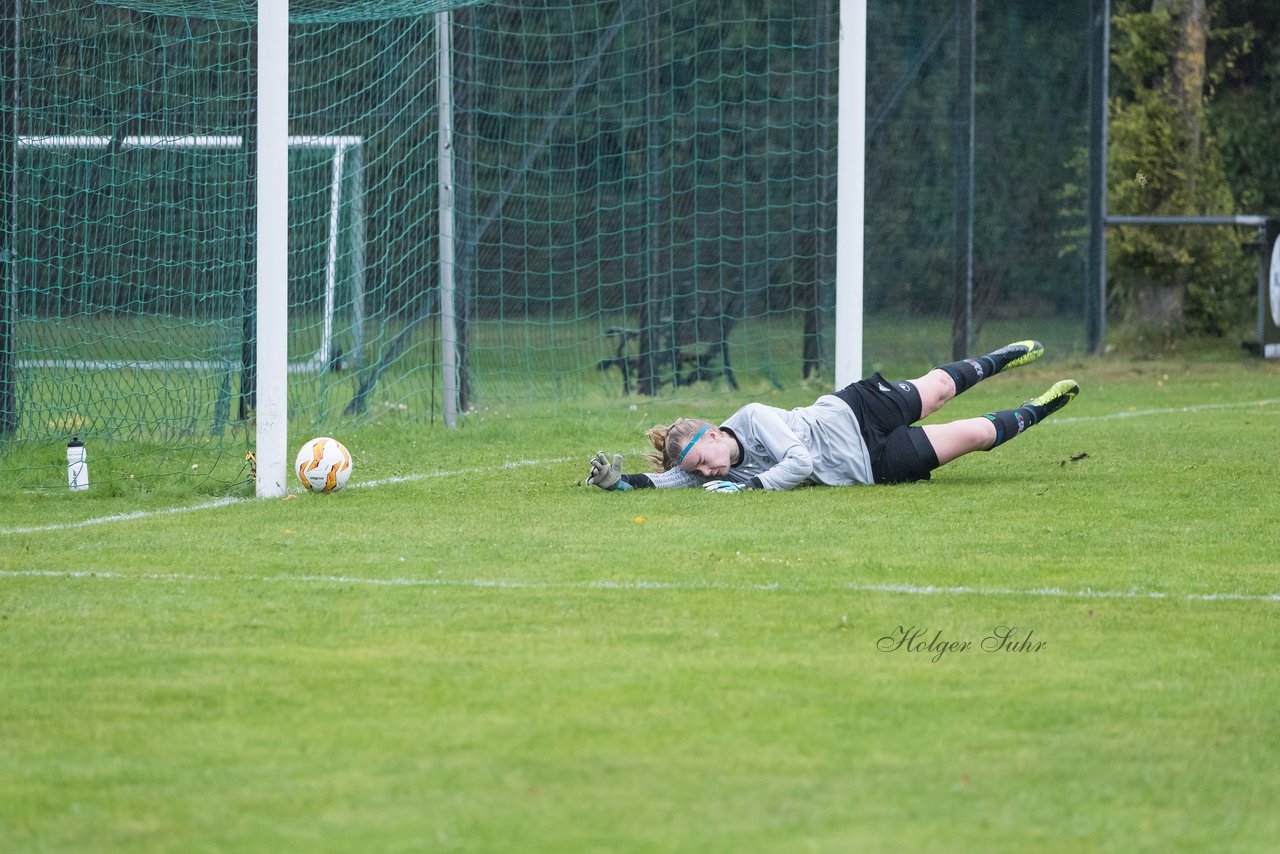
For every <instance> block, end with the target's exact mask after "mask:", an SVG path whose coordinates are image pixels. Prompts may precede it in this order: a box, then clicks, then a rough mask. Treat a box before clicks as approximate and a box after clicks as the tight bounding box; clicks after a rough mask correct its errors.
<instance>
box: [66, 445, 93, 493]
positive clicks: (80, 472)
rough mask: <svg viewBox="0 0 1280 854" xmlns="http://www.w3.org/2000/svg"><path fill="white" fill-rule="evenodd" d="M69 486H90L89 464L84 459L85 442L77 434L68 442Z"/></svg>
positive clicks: (85, 487)
mask: <svg viewBox="0 0 1280 854" xmlns="http://www.w3.org/2000/svg"><path fill="white" fill-rule="evenodd" d="M67 486H69V487H71V488H72V489H74V490H81V489H88V488H89V464H88V463H86V462H85V459H84V442H81V441H80V440H79V439H78V438H76V437H75V436H72V437H71V441H70V442H68V443H67Z"/></svg>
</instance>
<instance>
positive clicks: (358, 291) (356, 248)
mask: <svg viewBox="0 0 1280 854" xmlns="http://www.w3.org/2000/svg"><path fill="white" fill-rule="evenodd" d="M17 143H18V148H19V149H20V150H21V149H44V150H57V149H68V150H94V149H107V148H111V147H112V145H113V144H116V143H115V141H114V140H112V138H111V137H109V136H98V135H91V134H66V135H60V136H20V137H18V140H17ZM243 145H244V139H243V138H242V137H240V136H238V135H204V136H200V135H184V136H155V135H152V136H125V137H121V138H120V140H119V142H118V146H119V149H120V150H129V149H171V150H173V149H196V150H198V149H217V150H238V149H240V148H242V147H243ZM316 148H318V149H328V150H329V151H330V152H331V155H330V179H329V210H328V233H327V235H326V254H325V267H324V309H323V316H322V320H321V333H320V346H319V348H318V349H317V350H316V352H315V353H313V354H311V355H310V356H309V357H308V358H306V359H303V360H301V361H295V362H292V363H290V364H289V367H288V371H289V373H316V372H319V371H323V370H326V369H327V368H328V367H329V366H330V365H331V364H332V362H333V360H334V358H335V349H334V317H335V315H336V313H337V302H336V299H337V287H338V256H339V253H340V251H341V249H342V245H341V240H342V227H341V223H342V219H341V212H342V203H343V201H344V198H343V196H344V191H343V187H344V185H345V184H346V182H347V181H348V180H350V182H351V191H350V200H351V201H350V204H351V206H352V213H351V223H352V238H351V247H350V253H351V271H352V276H351V279H352V297H351V305H352V313H353V318H352V335H353V337H354V340H353V341H352V346H351V354H352V358H353V359H356V360H358V359H359V358H360V354H361V353H363V352H364V341H363V337H364V281H365V260H364V225H365V223H364V186H363V184H364V177H363V172H364V169H363V166H364V139H363V137H360V136H354V135H346V136H290V137H289V149H290V150H294V149H316ZM19 366H20V367H24V368H71V369H89V370H101V369H104V368H126V367H127V368H132V369H135V370H161V371H166V370H184V369H185V370H228V369H230V368H232V367H233V366H232V365H230V364H228V363H226V362H222V361H210V360H196V359H191V360H181V359H156V360H142V361H129V362H123V361H122V362H119V363H112V362H108V361H102V360H81V359H30V360H25V361H20V362H19Z"/></svg>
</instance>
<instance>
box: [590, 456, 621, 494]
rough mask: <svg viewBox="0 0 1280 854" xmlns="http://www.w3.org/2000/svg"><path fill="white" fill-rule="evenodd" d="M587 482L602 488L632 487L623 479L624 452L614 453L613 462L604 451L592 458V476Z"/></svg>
mask: <svg viewBox="0 0 1280 854" xmlns="http://www.w3.org/2000/svg"><path fill="white" fill-rule="evenodd" d="M587 483H589V484H591V485H592V486H598V487H600V488H601V489H607V490H610V491H612V490H615V489H630V488H631V484H629V483H627V482H626V481H625V480H623V479H622V454H614V456H613V462H612V463H610V462H609V458H608V457H607V456H605V453H604V451H601V452H600V453H598V454H596V455H595V456H594V457H592V458H591V477H589V478H587Z"/></svg>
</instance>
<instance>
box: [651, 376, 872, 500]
mask: <svg viewBox="0 0 1280 854" xmlns="http://www.w3.org/2000/svg"><path fill="white" fill-rule="evenodd" d="M721 426H722V427H725V428H727V429H728V430H729V431H730V432H731V433H732V434H733V435H734V436H735V437H736V438H737V440H738V442H739V443H741V445H742V459H740V460H739V461H738V462H737V463H736V464H735V465H734V466H732V467H731V468H730V469H729V473H728V474H727V475H725V476H724V477H723V478H716V479H718V480H729V481H733V482H734V483H744V484H750V485H751V486H753V487H757V488H761V489H793V488H795V487H797V486H800V485H801V484H806V483H815V484H825V485H827V486H849V485H852V484H855V483H862V484H870V483H874V482H875V480H874V478H873V477H872V475H871V458H870V456H869V454H868V453H867V444H866V442H865V441H864V440H863V438H862V431H861V430H859V429H858V419H857V417H856V416H854V414H853V410H852V409H850V408H849V404H847V403H845V402H844V401H843V400H841V399H840V398H838V397H836V396H835V395H830V394H827V395H823V396H822V397H820V398H818V400H817V401H816V402H815V403H814V404H813V405H812V406H801V407H798V408H796V409H792V410H786V409H778V408H777V407H774V406H765V405H764V404H762V403H749V404H747V405H746V406H744V407H742V408H741V409H739V410H738V411H737V412H735V413H733V415H731V416H729V418H728V419H727V420H726V421H725V422H724V424H722V425H721ZM643 477H645V478H647V479H648V480H649V483H648V484H643V483H634V481H633V484H634V485H635V486H645V485H649V486H655V487H659V488H668V489H669V488H677V487H689V486H701V485H702V484H704V483H706V482H707V481H708V480H709V478H705V477H702V476H701V475H698V474H690V473H689V472H686V471H683V470H681V469H672V470H671V471H665V472H661V473H659V474H651V475H644V476H643ZM632 478H635V476H634V475H632V476H628V480H631V479H632ZM635 479H636V480H638V479H639V478H635Z"/></svg>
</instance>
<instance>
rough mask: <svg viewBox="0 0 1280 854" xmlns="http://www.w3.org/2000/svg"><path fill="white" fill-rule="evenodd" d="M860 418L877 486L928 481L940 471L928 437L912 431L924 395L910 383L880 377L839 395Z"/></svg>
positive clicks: (859, 381) (914, 428)
mask: <svg viewBox="0 0 1280 854" xmlns="http://www.w3.org/2000/svg"><path fill="white" fill-rule="evenodd" d="M836 397H838V398H840V399H841V400H843V401H844V402H845V403H847V404H849V408H850V409H852V410H853V414H854V415H856V416H857V418H858V427H859V428H861V430H862V438H863V440H864V441H865V442H866V443H867V451H868V452H869V453H870V454H871V475H872V477H874V478H875V481H876V483H908V482H910V481H913V480H928V479H929V472H931V471H933V470H934V469H936V468H937V467H938V455H937V454H936V453H935V452H934V450H933V445H932V444H930V443H929V437H928V436H926V435H925V434H924V428H922V427H912V426H911V425H912V424H914V423H915V422H916V421H919V420H920V408H921V400H920V392H919V391H917V390H916V387H915V386H914V385H912V384H911V383H909V382H906V381H903V380H899V381H898V382H889V381H888V380H886V379H885V378H884V377H882V376H880V374H879V373H874V374H872V375H871V376H869V377H867V378H866V379H865V380H858V381H857V382H856V383H853V384H852V385H848V386H845V387H844V388H842V389H841V390H840V391H838V392H836Z"/></svg>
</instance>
